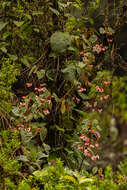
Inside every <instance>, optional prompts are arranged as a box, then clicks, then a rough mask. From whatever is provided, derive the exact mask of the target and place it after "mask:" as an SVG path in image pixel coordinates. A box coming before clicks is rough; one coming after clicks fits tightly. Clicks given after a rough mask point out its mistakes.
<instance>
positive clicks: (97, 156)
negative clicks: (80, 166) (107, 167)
mask: <svg viewBox="0 0 127 190" xmlns="http://www.w3.org/2000/svg"><path fill="white" fill-rule="evenodd" d="M96 159H99V155H98V154H97V155H94V156H92V157H91V160H96Z"/></svg>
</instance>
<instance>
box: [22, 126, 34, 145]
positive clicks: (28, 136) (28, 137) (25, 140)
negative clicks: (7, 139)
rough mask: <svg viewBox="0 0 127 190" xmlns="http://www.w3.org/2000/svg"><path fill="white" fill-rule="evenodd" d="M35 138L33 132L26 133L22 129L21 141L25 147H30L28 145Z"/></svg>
mask: <svg viewBox="0 0 127 190" xmlns="http://www.w3.org/2000/svg"><path fill="white" fill-rule="evenodd" d="M32 138H33V135H32V132H28V131H25V130H24V129H21V139H22V143H23V144H24V145H28V143H29V142H30V141H31V139H32Z"/></svg>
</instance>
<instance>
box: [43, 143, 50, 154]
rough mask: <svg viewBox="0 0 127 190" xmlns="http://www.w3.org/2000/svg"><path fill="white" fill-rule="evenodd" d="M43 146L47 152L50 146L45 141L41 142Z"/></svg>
mask: <svg viewBox="0 0 127 190" xmlns="http://www.w3.org/2000/svg"><path fill="white" fill-rule="evenodd" d="M43 147H44V149H45V152H46V153H47V154H49V151H50V149H51V147H50V146H49V145H48V144H45V143H43Z"/></svg>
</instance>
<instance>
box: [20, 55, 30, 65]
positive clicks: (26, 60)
mask: <svg viewBox="0 0 127 190" xmlns="http://www.w3.org/2000/svg"><path fill="white" fill-rule="evenodd" d="M21 62H22V63H23V64H24V65H25V66H27V67H29V66H30V64H29V62H28V59H27V58H26V57H24V58H22V59H21Z"/></svg>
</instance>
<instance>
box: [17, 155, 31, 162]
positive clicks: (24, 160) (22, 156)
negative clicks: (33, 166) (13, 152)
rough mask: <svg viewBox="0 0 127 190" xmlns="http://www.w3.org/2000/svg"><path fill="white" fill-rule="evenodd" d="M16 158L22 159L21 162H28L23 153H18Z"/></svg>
mask: <svg viewBox="0 0 127 190" xmlns="http://www.w3.org/2000/svg"><path fill="white" fill-rule="evenodd" d="M18 160H20V161H23V162H29V160H28V158H27V156H24V155H20V156H19V157H18Z"/></svg>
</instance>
